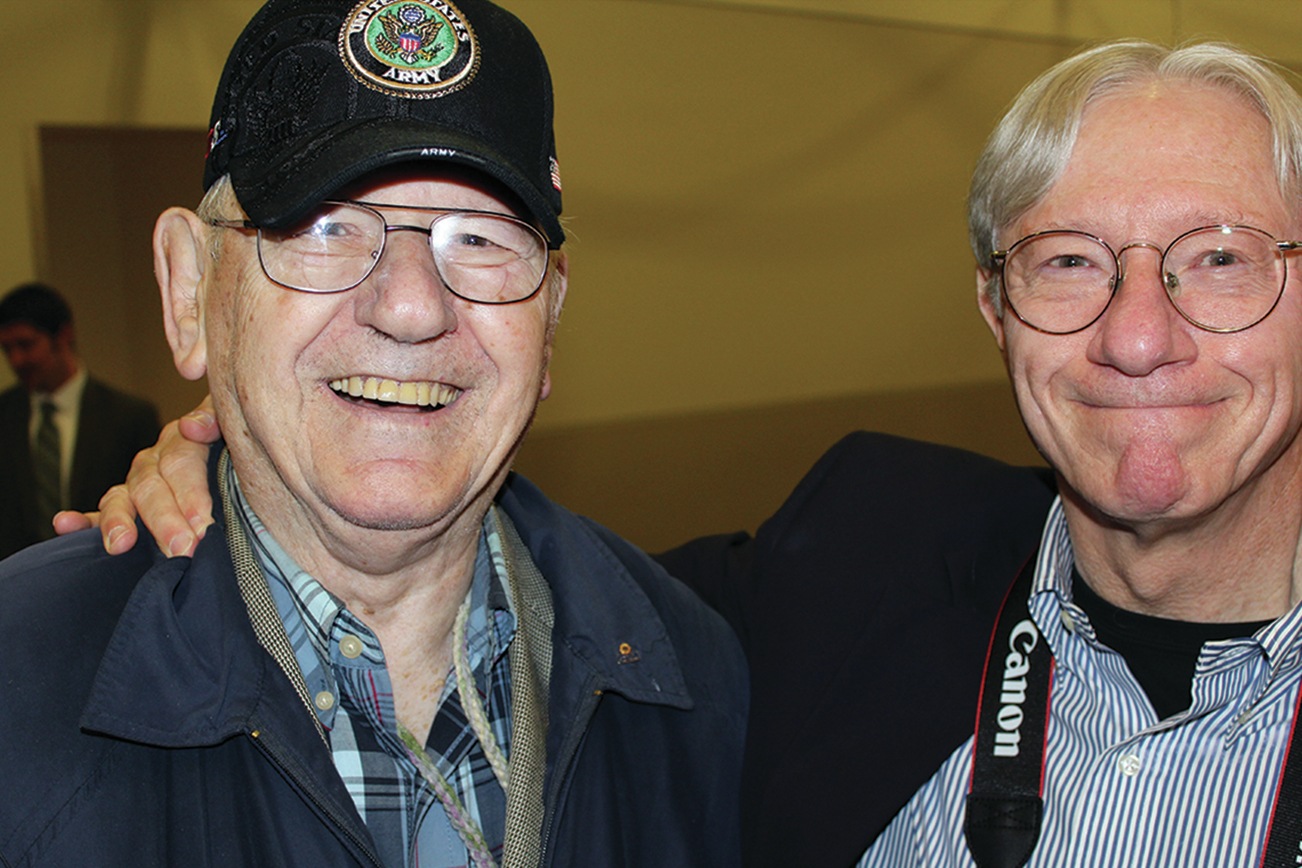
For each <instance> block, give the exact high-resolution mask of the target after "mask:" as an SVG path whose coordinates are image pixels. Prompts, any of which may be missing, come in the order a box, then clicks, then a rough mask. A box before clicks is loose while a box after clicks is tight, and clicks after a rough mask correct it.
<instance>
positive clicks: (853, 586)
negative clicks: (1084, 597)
mask: <svg viewBox="0 0 1302 868" xmlns="http://www.w3.org/2000/svg"><path fill="white" fill-rule="evenodd" d="M1052 497H1053V487H1052V479H1051V477H1050V476H1049V473H1048V471H1047V470H1039V471H1037V470H1030V469H1024V468H1013V467H1009V466H1007V465H1004V464H1001V463H999V462H997V461H993V460H991V459H989V458H985V457H982V456H978V455H974V454H972V453H968V452H963V451H960V450H957V449H951V448H947V447H941V446H934V445H931V444H927V443H919V442H915V441H910V440H903V439H900V438H896V437H889V436H886V435H881V434H866V433H858V434H852V435H850V436H849V437H847V438H845V439H844V440H842V441H841V442H840V443H838V444H837V445H836V446H835V447H833V448H832V449H831V450H830V451H829V452H828V453H827V454H826V455H825V456H824V457H823V458H822V459H821V460H820V461H819V462H818V464H817V465H815V467H814V468H813V470H812V471H810V473H809V475H808V476H806V477H805V479H804V480H802V481H801V483H800V484H799V486H798V487H797V488H796V490H795V492H794V493H793V494H792V495H791V497H790V499H788V501H787V502H786V503H785V504H784V505H783V506H782V508H781V509H780V510H779V511H778V512H777V513H776V514H775V515H774V516H773V517H772V518H771V519H769V520H768V521H767V522H765V523H764V524H763V525H762V526H761V527H760V529H759V531H758V532H757V533H756V536H755V537H754V538H751V537H749V536H747V535H746V534H734V535H731V536H722V537H709V538H705V539H702V540H697V541H696V542H693V543H689V544H688V545H686V546H684V547H682V548H680V549H675V550H674V551H672V552H668V553H665V554H663V555H661V556H660V560H661V562H662V563H663V564H665V566H666V567H668V568H669V571H670V572H671V573H673V574H674V575H677V576H679V577H680V578H682V579H683V580H685V581H686V582H687V583H688V584H690V585H692V586H693V587H694V588H695V589H696V591H697V592H698V593H700V594H701V595H702V596H703V597H705V599H706V600H707V601H708V602H709V603H710V604H711V605H712V606H714V607H715V608H716V609H718V610H719V611H720V612H721V613H723V615H724V616H725V617H726V618H727V619H728V620H729V622H730V623H731V624H732V625H733V628H734V629H735V630H736V631H737V633H738V635H739V636H740V638H741V641H742V645H743V647H744V648H745V650H746V655H747V658H748V660H749V663H750V672H751V714H750V724H749V730H748V733H747V745H746V765H745V769H744V772H743V784H742V824H743V828H742V835H743V856H744V861H745V864H746V865H747V866H774V868H777V866H783V868H790V866H797V865H798V866H802V868H822V866H835V868H841V866H846V865H851V864H853V862H854V861H855V860H856V859H857V858H858V857H859V855H860V854H861V853H862V852H863V850H864V849H865V848H866V847H867V845H868V844H869V843H870V842H871V841H873V840H874V839H875V838H876V837H877V836H878V835H879V834H880V833H881V830H882V829H883V828H885V826H886V825H887V823H889V822H890V820H891V818H892V817H893V816H894V815H895V814H896V812H898V811H899V809H900V808H901V807H903V805H904V804H905V803H906V802H907V801H908V800H909V798H910V797H911V796H912V795H913V793H914V792H915V791H916V790H917V788H918V787H919V786H921V785H922V784H923V783H925V782H926V781H927V780H928V779H929V778H930V777H931V776H932V775H933V774H934V773H935V771H936V770H937V769H938V768H939V767H940V765H941V763H942V762H943V761H944V759H945V758H946V757H947V756H949V755H950V754H951V753H952V752H953V751H954V750H955V749H956V748H957V747H958V746H959V745H961V744H962V743H963V742H964V741H965V740H966V739H967V738H968V737H970V736H971V734H972V729H973V723H974V721H975V718H976V700H977V694H978V692H979V689H980V676H981V669H982V665H983V663H984V661H985V655H986V649H987V647H988V645H989V637H990V630H991V627H992V625H993V622H994V618H995V615H996V613H997V610H998V607H999V604H1000V602H1001V601H1002V599H1003V595H1004V592H1005V591H1006V590H1007V589H1008V586H1009V585H1010V584H1011V583H1012V581H1013V579H1014V577H1015V574H1016V573H1017V571H1018V570H1019V569H1020V568H1021V566H1022V564H1023V563H1024V562H1025V561H1026V559H1027V558H1028V557H1029V556H1030V555H1031V553H1032V552H1033V550H1034V548H1035V546H1036V545H1037V543H1038V541H1039V536H1040V531H1041V529H1042V526H1043V524H1044V519H1045V515H1046V512H1047V510H1048V506H1049V503H1050V502H1051V500H1052Z"/></svg>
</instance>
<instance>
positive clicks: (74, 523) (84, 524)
mask: <svg viewBox="0 0 1302 868" xmlns="http://www.w3.org/2000/svg"><path fill="white" fill-rule="evenodd" d="M92 527H99V513H98V512H77V511H76V510H71V509H65V510H63V511H61V512H56V513H55V514H54V532H55V533H57V534H58V535H59V536H63V535H64V534H65V533H72V532H74V531H78V530H87V529H89V528H92Z"/></svg>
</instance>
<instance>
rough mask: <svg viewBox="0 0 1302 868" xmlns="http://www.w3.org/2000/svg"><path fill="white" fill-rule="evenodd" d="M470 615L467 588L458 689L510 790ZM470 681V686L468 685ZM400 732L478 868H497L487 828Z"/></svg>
mask: <svg viewBox="0 0 1302 868" xmlns="http://www.w3.org/2000/svg"><path fill="white" fill-rule="evenodd" d="M469 616H470V594H469V592H467V594H466V599H465V600H464V601H463V602H462V603H461V608H459V609H458V610H457V617H456V621H455V623H454V624H453V627H452V665H453V669H454V671H455V672H456V674H457V692H458V693H460V694H461V704H462V707H463V708H464V709H465V711H466V717H467V718H468V719H469V720H470V728H471V730H472V731H473V732H474V733H475V737H476V738H477V739H479V745H480V747H481V748H482V749H483V751H484V755H485V756H486V757H487V758H488V763H489V765H490V766H492V768H493V774H494V776H495V777H496V778H497V782H498V783H499V784H500V785H501V787H502V792H503V793H506V792H508V787H507V784H508V780H509V775H508V774H507V765H506V756H505V754H504V753H503V752H502V748H501V745H499V744H498V743H497V739H496V738H495V737H494V736H493V728H492V726H491V725H490V724H489V722H488V713H487V712H486V711H485V709H484V703H483V700H482V699H481V698H480V696H479V690H478V689H477V688H476V687H475V680H474V675H473V673H472V672H471V670H470V660H469V656H468V653H467V650H466V621H467V620H468V618H469ZM467 685H469V686H467ZM398 735H399V736H400V737H401V738H402V743H403V745H405V746H406V748H407V755H408V756H409V757H410V758H411V761H412V762H413V763H414V764H415V765H416V768H418V769H419V770H420V773H421V776H422V777H423V778H425V780H426V782H428V783H429V785H430V788H431V789H432V790H433V791H434V795H435V796H436V797H437V798H438V800H439V804H441V805H442V806H443V812H444V813H445V814H446V815H447V818H448V822H449V823H451V824H452V828H453V829H455V830H456V832H457V835H458V836H460V838H461V842H462V843H463V844H465V845H466V850H467V851H468V852H469V854H470V860H471V863H472V864H473V865H474V866H475V868H497V863H496V862H495V861H493V855H492V853H491V852H490V850H489V847H488V841H487V839H485V838H484V831H483V829H482V828H480V826H479V823H477V822H476V821H475V818H474V817H472V816H471V815H470V812H469V811H467V810H466V808H465V805H463V804H462V803H461V800H460V799H459V798H457V793H456V790H455V789H454V788H453V786H452V785H451V784H450V783H448V780H447V778H445V777H443V775H442V773H440V772H439V770H438V768H436V767H435V765H434V761H433V760H431V759H430V757H429V754H427V753H426V752H425V748H424V747H423V746H422V745H421V743H420V741H419V739H417V738H416V737H415V736H414V735H412V734H411V731H410V730H408V729H407V728H406V727H405V726H403V725H402V723H401V722H399V723H398Z"/></svg>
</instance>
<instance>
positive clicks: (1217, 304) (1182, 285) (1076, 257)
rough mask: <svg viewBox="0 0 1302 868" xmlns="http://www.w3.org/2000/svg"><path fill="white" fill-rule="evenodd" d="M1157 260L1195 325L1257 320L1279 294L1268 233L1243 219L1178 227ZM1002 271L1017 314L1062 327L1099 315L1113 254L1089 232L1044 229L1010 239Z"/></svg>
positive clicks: (1038, 324) (1280, 274)
mask: <svg viewBox="0 0 1302 868" xmlns="http://www.w3.org/2000/svg"><path fill="white" fill-rule="evenodd" d="M1131 256H1134V253H1133V252H1132V253H1131ZM1133 267H1140V266H1138V265H1136V266H1133ZM1161 267H1162V275H1161V277H1162V283H1163V286H1164V287H1165V288H1166V292H1167V296H1168V297H1169V298H1170V299H1171V303H1172V304H1173V305H1175V307H1176V309H1177V310H1178V311H1180V313H1181V314H1182V315H1183V316H1184V317H1185V318H1186V319H1188V320H1189V321H1190V322H1192V323H1193V324H1194V325H1196V326H1199V327H1200V328H1204V329H1209V330H1212V331H1238V330H1240V329H1245V328H1247V327H1249V326H1251V325H1255V324H1256V323H1258V322H1260V321H1261V320H1262V319H1263V318H1264V317H1265V316H1266V315H1267V314H1269V313H1270V312H1271V310H1272V309H1273V308H1274V306H1275V303H1276V302H1277V301H1278V300H1279V297H1280V293H1281V292H1282V291H1283V288H1284V279H1285V275H1286V271H1285V269H1286V265H1285V262H1284V257H1283V255H1282V254H1281V252H1280V250H1279V248H1278V247H1277V245H1276V243H1275V241H1274V239H1273V238H1271V237H1270V236H1269V235H1267V234H1266V233H1264V232H1261V231H1260V230H1257V229H1251V228H1248V227H1229V226H1211V227H1207V228H1204V229H1199V230H1195V231H1193V232H1190V233H1188V234H1186V235H1183V236H1181V237H1180V238H1178V239H1177V240H1176V241H1175V242H1174V243H1173V244H1172V245H1171V246H1170V247H1169V248H1168V249H1167V251H1166V253H1165V255H1164V256H1163V258H1162V266H1161ZM1003 277H1004V292H1005V294H1006V297H1007V299H1008V303H1009V305H1010V306H1011V307H1012V309H1013V312H1014V313H1015V314H1016V315H1017V316H1018V317H1019V318H1020V319H1021V320H1022V321H1023V322H1025V323H1027V324H1028V325H1030V326H1032V327H1034V328H1037V329H1040V330H1041V331H1046V332H1051V333H1056V334H1066V333H1069V332H1073V331H1079V330H1080V329H1083V328H1085V327H1087V326H1089V325H1090V324H1091V323H1093V322H1094V320H1096V319H1098V317H1099V316H1101V315H1102V313H1103V311H1104V309H1105V308H1106V307H1107V306H1108V303H1109V302H1110V301H1111V299H1112V294H1113V289H1114V287H1115V286H1116V281H1117V260H1116V257H1115V256H1114V255H1113V253H1112V250H1111V248H1109V247H1108V246H1107V245H1105V244H1103V243H1102V242H1101V241H1099V240H1098V239H1096V238H1093V237H1092V236H1089V235H1085V234H1084V233H1079V232H1068V231H1063V232H1045V233H1040V234H1036V235H1032V236H1029V237H1028V238H1025V239H1023V240H1022V241H1019V242H1018V243H1017V244H1016V245H1014V246H1013V248H1012V249H1011V250H1010V251H1009V252H1008V255H1007V257H1006V258H1005V260H1004V268H1003Z"/></svg>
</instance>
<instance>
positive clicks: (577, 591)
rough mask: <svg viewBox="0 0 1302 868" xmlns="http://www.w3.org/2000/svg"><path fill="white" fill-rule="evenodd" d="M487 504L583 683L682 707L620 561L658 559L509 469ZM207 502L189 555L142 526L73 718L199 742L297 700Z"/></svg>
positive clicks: (659, 640)
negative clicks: (147, 560) (521, 556)
mask: <svg viewBox="0 0 1302 868" xmlns="http://www.w3.org/2000/svg"><path fill="white" fill-rule="evenodd" d="M220 451H221V450H220V444H218V446H217V447H215V448H214V449H213V451H212V455H211V458H210V461H209V489H210V491H212V492H213V499H214V503H216V502H218V497H217V480H216V473H217V456H218V455H219V454H220ZM499 504H500V505H501V506H502V508H503V509H504V510H505V511H506V513H507V514H508V515H509V516H510V517H511V519H512V521H513V522H514V524H515V526H516V528H517V529H518V530H519V533H520V537H521V539H522V540H523V542H524V543H525V546H526V547H527V549H528V556H529V557H530V558H531V559H532V560H533V561H534V563H535V564H536V566H537V568H538V570H539V571H540V572H541V573H542V575H543V576H544V577H545V578H546V581H547V583H548V585H549V586H550V588H551V591H552V600H553V606H554V609H555V619H556V628H555V629H556V633H555V641H554V653H555V655H556V656H557V657H558V658H559V657H561V656H567V657H568V658H570V660H571V661H572V663H573V665H574V666H575V667H576V668H577V669H578V670H579V672H578V673H576V674H578V675H579V681H580V682H581V686H582V688H583V689H585V690H587V689H591V690H596V691H611V692H615V693H618V694H620V695H623V696H625V697H627V698H628V699H630V700H634V701H638V702H647V703H653V704H658V705H667V706H670V707H674V708H682V709H687V708H691V707H692V704H693V703H692V698H691V696H690V694H689V693H688V690H687V686H686V683H685V680H684V678H683V673H682V670H681V667H680V665H679V661H678V655H677V653H676V652H675V650H674V646H673V642H672V640H671V638H670V636H669V632H668V630H667V629H666V627H665V624H664V622H663V620H662V619H661V617H660V614H659V612H658V611H657V609H656V607H655V606H654V605H653V604H652V602H651V600H650V599H649V598H648V597H647V594H646V592H645V591H644V590H643V589H642V586H641V585H640V584H639V582H638V580H637V579H636V578H635V577H634V576H633V574H632V573H631V572H630V569H629V567H628V566H626V561H628V560H630V559H639V560H644V561H645V565H644V566H645V570H646V571H648V572H657V573H658V572H660V568H659V567H658V566H656V565H654V564H653V563H652V562H651V561H650V559H649V558H646V557H645V556H644V555H642V554H641V553H640V552H638V551H637V550H636V549H633V548H632V547H631V546H629V547H628V552H625V553H624V554H623V559H621V556H618V555H617V554H616V552H615V551H613V550H612V548H611V546H610V542H611V541H612V540H613V539H614V538H613V537H611V538H609V539H607V538H603V537H602V536H601V535H600V534H599V533H598V532H597V530H596V529H595V526H594V525H591V524H590V523H588V522H587V521H586V520H584V519H581V518H578V517H577V516H575V515H573V514H572V513H570V512H569V511H568V510H565V509H564V508H562V507H560V506H558V505H557V504H555V503H553V502H551V501H550V500H548V499H547V498H546V497H545V496H543V494H542V493H541V492H540V491H539V490H538V489H537V488H536V487H535V486H534V485H533V484H532V483H530V482H528V481H527V480H525V479H524V478H523V477H520V476H517V475H514V474H512V476H511V477H510V479H509V480H508V481H507V483H506V485H505V486H504V487H503V490H502V492H500V493H499ZM217 512H218V514H217V515H215V516H214V524H213V525H212V526H211V527H209V528H208V531H207V532H206V533H205V535H204V538H203V540H202V542H200V544H199V547H198V549H197V550H196V551H195V554H194V557H193V558H172V559H167V558H164V557H163V556H162V554H161V553H160V552H159V551H158V549H157V547H156V546H155V545H154V543H153V540H152V539H151V538H150V536H149V534H148V533H147V532H145V531H143V529H142V532H141V534H140V539H141V543H140V544H141V545H148V546H150V547H151V555H152V564H151V566H150V568H149V569H148V570H147V571H146V572H145V573H144V575H143V576H142V577H141V579H140V581H139V583H138V584H137V586H136V589H135V591H134V592H133V593H132V595H131V598H130V600H129V601H128V602H127V605H126V607H125V609H124V610H123V613H122V616H121V617H120V619H119V621H118V625H117V628H116V630H115V632H114V635H113V637H112V639H111V640H110V641H109V644H108V646H107V648H106V649H105V652H104V656H103V659H102V660H101V662H100V667H99V671H98V673H97V674H96V678H95V682H94V684H93V685H92V688H91V693H90V698H89V700H88V702H87V704H86V707H85V710H84V712H83V716H82V726H83V727H84V728H86V729H89V730H93V731H97V732H103V733H105V734H108V735H114V736H118V737H121V738H126V739H130V740H132V741H139V742H144V743H148V744H157V745H160V746H166V747H187V746H198V745H208V744H215V743H217V742H220V741H222V740H224V739H226V738H229V737H231V736H232V735H235V734H237V733H241V732H245V731H247V729H248V728H249V727H250V725H251V720H252V719H253V716H254V714H255V712H256V711H257V709H258V708H259V706H263V707H265V705H264V703H263V700H264V695H265V694H266V692H267V691H268V690H269V689H274V690H277V691H278V692H280V691H283V692H285V693H287V694H288V696H289V697H291V702H292V703H294V704H296V703H297V700H296V699H293V698H292V697H293V690H292V688H291V687H290V685H289V683H288V682H287V680H286V679H285V678H284V676H283V675H281V673H280V672H279V671H278V670H277V668H276V665H275V663H274V661H272V659H271V658H270V657H269V656H268V655H267V654H266V653H265V652H264V651H263V650H262V648H261V647H260V646H259V645H258V642H257V638H256V637H255V635H254V633H253V628H252V626H251V625H250V623H249V615H248V610H247V608H246V607H245V604H244V601H243V599H242V598H241V597H240V594H239V589H238V587H237V586H236V583H235V576H234V567H233V566H232V563H231V556H230V552H229V550H228V548H227V546H226V528H225V520H224V518H223V517H222V515H221V514H220V510H218V511H217ZM630 556H631V557H630ZM562 668H564V667H562ZM570 681H571V680H570V679H569V678H564V679H562V680H561V681H559V682H558V683H557V684H554V687H557V688H562V686H563V685H565V684H567V683H570ZM273 685H274V686H273ZM555 699H556V697H553V700H555Z"/></svg>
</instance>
